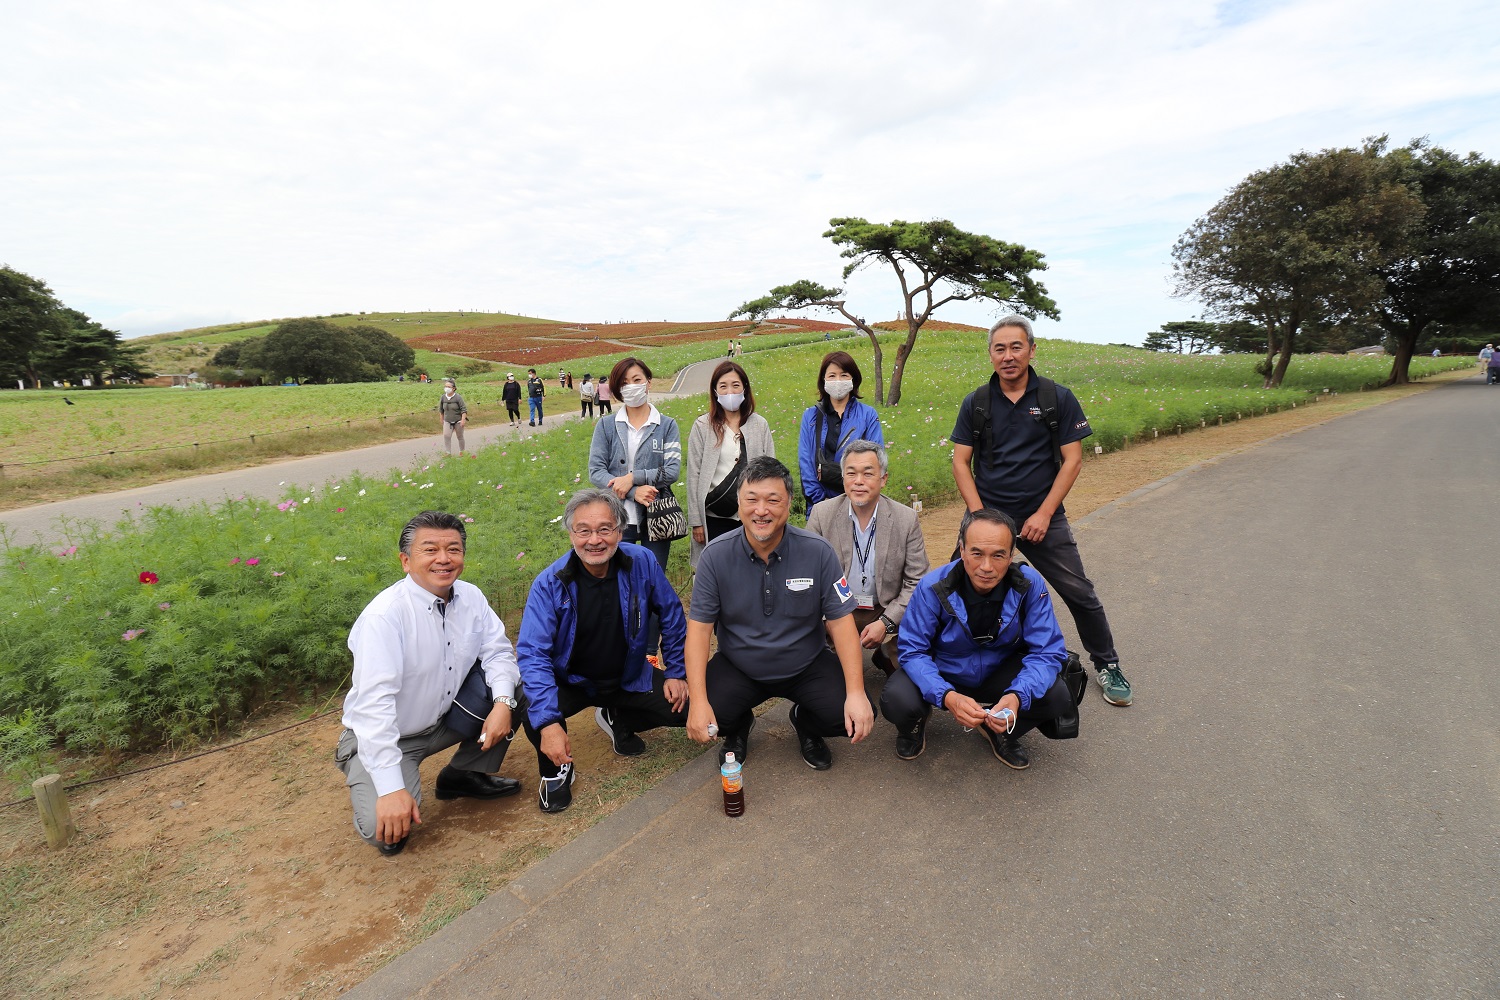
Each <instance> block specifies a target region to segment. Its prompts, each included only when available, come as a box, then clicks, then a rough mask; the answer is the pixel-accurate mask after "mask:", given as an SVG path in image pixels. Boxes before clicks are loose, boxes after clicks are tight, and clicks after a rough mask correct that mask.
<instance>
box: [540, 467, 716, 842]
mask: <svg viewBox="0 0 1500 1000" xmlns="http://www.w3.org/2000/svg"><path fill="white" fill-rule="evenodd" d="M563 523H564V525H565V526H566V527H567V529H568V533H569V536H570V537H571V539H572V542H573V550H572V551H571V552H569V553H568V554H567V555H565V556H563V557H562V558H561V559H558V560H557V561H556V562H554V563H553V564H552V565H550V566H548V567H547V568H546V569H544V570H542V572H541V573H539V574H538V575H537V578H536V579H535V580H534V581H533V582H532V584H531V593H530V595H529V596H528V597H527V599H526V611H525V614H524V615H523V616H522V618H521V633H520V637H519V639H518V641H517V642H516V659H517V660H518V661H519V664H520V670H521V687H522V689H523V690H524V691H525V692H526V699H527V702H528V705H527V710H526V716H525V720H524V725H525V729H526V737H527V739H529V740H531V743H532V745H533V746H534V747H536V751H537V754H536V756H537V769H538V771H539V772H540V774H541V782H540V785H539V787H538V790H537V800H538V802H537V804H538V805H539V806H540V807H541V809H542V811H543V812H562V811H563V810H564V809H566V808H568V806H569V805H571V804H572V802H573V792H572V785H573V780H574V777H575V771H574V768H573V752H572V746H571V744H570V742H569V740H568V723H567V720H568V717H569V716H571V715H573V714H574V713H576V712H578V711H580V710H582V709H584V708H587V707H588V706H590V705H594V706H597V708H596V709H595V712H594V721H595V722H597V723H598V725H599V728H600V729H602V730H604V732H605V735H607V736H609V738H610V742H611V743H612V744H613V745H614V751H615V753H617V754H619V755H621V756H624V757H635V756H638V755H640V754H643V753H645V752H646V743H645V741H644V740H642V739H641V738H640V736H639V735H637V734H638V733H641V732H644V731H645V730H648V729H656V728H658V727H661V726H685V725H686V724H687V701H688V687H687V680H686V677H687V673H686V671H685V670H684V668H683V660H682V649H683V640H684V638H685V637H686V635H687V619H686V618H685V617H684V615H683V613H682V601H681V599H680V598H679V597H678V596H677V593H676V591H674V590H673V589H672V585H671V584H670V583H668V582H667V576H666V573H665V572H663V570H662V567H661V564H660V563H658V562H657V561H656V557H655V556H653V555H652V554H651V553H650V551H648V550H647V549H646V548H644V547H642V546H640V545H631V544H629V543H625V542H621V541H620V532H621V530H622V528H623V526H624V524H625V507H624V505H623V503H621V501H620V499H619V498H618V497H617V496H615V494H614V492H613V491H611V490H606V489H594V488H590V489H584V490H579V491H578V492H577V493H575V494H573V498H572V499H571V500H569V501H568V505H567V506H566V507H565V508H564V509H563ZM653 613H654V614H656V615H658V616H659V617H660V618H661V649H662V658H663V660H664V661H665V663H664V666H665V668H666V669H665V670H658V669H656V668H655V667H654V666H653V665H652V663H651V662H650V661H648V660H647V659H646V629H647V625H646V623H647V621H648V620H649V618H650V615H651V614H653Z"/></svg>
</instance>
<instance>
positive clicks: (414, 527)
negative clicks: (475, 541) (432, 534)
mask: <svg viewBox="0 0 1500 1000" xmlns="http://www.w3.org/2000/svg"><path fill="white" fill-rule="evenodd" d="M422 528H435V529H437V530H438V531H456V532H458V540H459V541H460V542H462V543H463V546H464V548H465V549H467V548H468V547H469V533H468V532H467V531H465V530H464V522H463V520H462V519H461V518H459V517H457V516H456V515H454V514H445V513H443V512H442V511H440V510H424V511H422V513H420V514H418V515H417V516H416V517H414V518H412V519H411V520H410V521H407V522H406V527H404V528H402V529H401V551H402V552H404V553H405V554H406V555H411V540H412V537H413V536H415V535H416V533H417V531H418V530H420V529H422Z"/></svg>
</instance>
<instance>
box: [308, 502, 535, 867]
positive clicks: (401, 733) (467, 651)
mask: <svg viewBox="0 0 1500 1000" xmlns="http://www.w3.org/2000/svg"><path fill="white" fill-rule="evenodd" d="M465 542H466V536H465V533H464V523H463V521H462V520H460V519H459V518H457V517H454V516H453V515H452V514H444V513H439V512H438V511H431V510H429V511H423V512H422V513H420V514H418V515H417V516H416V517H414V518H412V519H411V520H410V521H408V522H407V524H406V527H405V528H403V529H402V531H401V568H402V569H404V570H405V571H406V574H407V575H406V576H405V577H404V578H403V579H402V580H401V581H400V582H398V583H395V584H392V585H391V586H390V587H387V588H386V589H385V590H383V591H381V592H380V593H379V594H378V595H376V597H375V599H374V600H372V601H371V602H370V603H369V604H368V605H366V607H365V610H364V611H363V612H362V613H361V614H360V616H359V620H358V621H356V622H355V623H354V628H353V629H352V630H350V632H349V649H350V651H352V652H353V653H354V685H353V687H352V688H351V689H350V691H349V696H348V697H347V698H345V699H344V726H345V729H344V734H343V736H342V737H341V738H340V739H339V745H338V751H337V752H336V754H335V757H334V759H335V761H336V762H337V763H338V766H339V769H340V770H341V771H343V772H344V775H345V776H346V777H347V779H348V784H349V800H350V803H351V804H352V805H353V807H354V829H355V830H356V831H357V832H358V833H359V835H360V836H361V837H362V838H364V840H365V842H366V843H368V844H370V845H371V846H373V847H375V848H377V849H378V850H379V851H380V853H381V854H383V855H386V856H390V855H394V854H399V853H400V852H401V849H402V848H404V847H405V846H406V838H407V836H408V835H409V834H410V832H411V827H412V824H413V823H420V822H422V814H421V811H420V809H419V806H420V804H421V801H422V779H421V775H420V774H419V773H418V770H417V768H418V766H419V765H420V764H421V763H422V761H423V760H424V759H426V758H427V757H430V756H431V755H432V754H435V753H438V752H439V751H441V750H445V749H447V748H448V747H451V746H454V745H457V746H458V750H457V751H456V752H455V753H454V754H453V759H452V760H451V761H450V762H449V763H448V766H447V767H445V768H443V769H442V771H441V772H439V774H438V777H437V788H436V791H437V797H438V798H439V799H453V798H476V799H493V798H499V797H500V796H502V795H513V794H515V793H516V792H518V791H520V790H521V783H520V782H519V781H517V780H516V779H514V778H502V777H499V776H498V775H496V774H495V773H494V772H496V771H498V770H500V764H501V762H502V761H503V760H504V759H505V751H506V750H507V749H509V747H510V741H509V739H508V737H509V736H510V734H511V732H512V713H513V712H514V711H515V709H516V708H517V702H516V689H517V687H518V685H519V682H520V672H519V670H518V669H517V667H516V654H515V651H514V650H513V649H512V648H511V644H510V640H509V639H508V638H506V635H505V625H504V624H503V623H501V621H500V617H499V616H498V615H496V614H495V612H494V611H493V610H492V609H491V608H490V606H489V603H488V602H487V601H486V600H485V599H484V594H483V593H481V592H480V590H479V588H478V587H475V586H474V585H473V584H470V583H464V582H462V581H461V580H459V578H458V577H459V575H460V574H461V573H462V572H463V569H464V545H465ZM476 664H477V665H478V666H479V668H480V669H481V670H482V672H483V674H484V680H485V683H486V685H487V686H488V688H489V697H491V698H493V699H494V707H493V709H491V710H490V711H489V713H488V714H487V715H486V716H485V718H484V722H483V725H482V727H481V729H480V732H479V735H478V738H477V739H473V738H465V736H464V735H463V734H462V733H460V732H456V731H454V730H453V729H451V728H449V726H448V725H447V723H446V722H445V721H444V716H445V715H446V713H447V712H448V711H449V709H450V708H451V707H452V706H453V701H454V698H455V697H456V696H457V694H458V692H459V688H460V687H461V686H462V684H463V682H464V678H465V677H466V676H467V675H468V674H469V671H470V669H471V668H472V667H474V666H476Z"/></svg>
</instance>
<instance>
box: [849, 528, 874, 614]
mask: <svg viewBox="0 0 1500 1000" xmlns="http://www.w3.org/2000/svg"><path fill="white" fill-rule="evenodd" d="M875 527H876V525H875V521H874V519H873V518H872V519H871V521H870V540H869V544H868V545H866V546H865V548H864V551H862V552H861V551H860V548H859V527H858V523H857V522H856V521H855V520H854V518H852V517H851V518H850V519H849V532H850V534H851V535H852V536H853V540H854V568H857V569H858V570H859V586H858V587H856V588H854V606H855V607H856V608H859V609H860V610H863V611H873V610H874V609H875V581H874V579H873V578H872V577H871V572H872V570H871V567H870V560H871V559H872V558H874V555H875Z"/></svg>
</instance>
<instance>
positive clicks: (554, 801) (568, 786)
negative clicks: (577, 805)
mask: <svg viewBox="0 0 1500 1000" xmlns="http://www.w3.org/2000/svg"><path fill="white" fill-rule="evenodd" d="M573 774H574V771H573V765H572V764H564V765H563V766H562V768H561V769H560V770H558V772H557V774H556V775H554V776H553V777H551V778H542V779H541V780H540V781H538V782H537V787H536V793H537V805H538V806H540V807H541V809H542V812H544V813H560V812H562V811H563V810H564V809H566V808H568V806H570V805H572V804H573Z"/></svg>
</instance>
